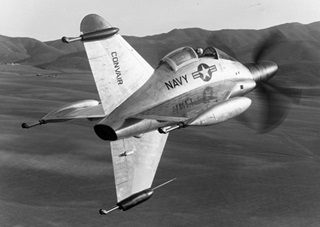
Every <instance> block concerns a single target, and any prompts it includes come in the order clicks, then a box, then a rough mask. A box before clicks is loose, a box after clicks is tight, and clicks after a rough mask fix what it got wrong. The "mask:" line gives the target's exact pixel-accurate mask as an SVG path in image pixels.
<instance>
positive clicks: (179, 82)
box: [164, 75, 188, 90]
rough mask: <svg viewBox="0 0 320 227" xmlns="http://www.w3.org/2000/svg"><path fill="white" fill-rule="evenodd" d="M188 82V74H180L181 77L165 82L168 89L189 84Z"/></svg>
mask: <svg viewBox="0 0 320 227" xmlns="http://www.w3.org/2000/svg"><path fill="white" fill-rule="evenodd" d="M187 83H188V77H187V75H184V76H180V77H177V78H174V79H172V80H171V81H167V82H164V84H165V85H166V87H167V89H168V90H170V89H174V88H176V87H179V86H181V85H184V84H187Z"/></svg>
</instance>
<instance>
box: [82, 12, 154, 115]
mask: <svg viewBox="0 0 320 227" xmlns="http://www.w3.org/2000/svg"><path fill="white" fill-rule="evenodd" d="M112 29H115V28H112V27H111V26H110V24H109V23H108V22H106V21H105V20H104V19H103V18H102V17H100V16H98V15H95V14H90V15H87V16H86V17H85V18H84V19H83V20H82V22H81V32H82V33H83V34H82V36H83V37H85V36H86V34H95V35H94V36H95V38H93V39H91V38H87V39H82V40H83V43H84V47H85V49H86V52H87V56H88V60H89V63H90V67H91V70H92V74H93V77H94V80H95V83H96V86H97V89H98V92H99V96H100V99H101V102H102V106H103V110H104V112H105V114H106V115H109V114H110V113H111V112H112V111H113V110H114V109H115V108H117V107H118V106H119V105H120V104H121V103H122V102H124V101H125V100H126V99H127V98H129V97H130V96H131V95H132V94H133V93H134V92H135V91H137V90H138V89H139V88H140V87H141V86H142V85H143V84H144V83H145V82H146V81H147V80H148V79H149V77H150V76H151V75H152V73H153V68H152V67H151V66H150V65H149V64H148V63H147V62H146V61H145V60H144V59H143V58H142V57H141V56H140V55H139V54H138V53H137V52H136V51H135V50H134V49H133V48H132V47H131V46H130V45H129V44H128V43H127V42H126V41H125V40H124V39H123V38H122V36H121V35H119V34H117V31H118V29H116V30H114V31H115V32H114V33H115V34H112V35H108V36H102V37H99V35H97V34H98V33H99V31H108V30H112ZM97 37H98V38H97Z"/></svg>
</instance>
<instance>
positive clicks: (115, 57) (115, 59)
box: [111, 52, 123, 85]
mask: <svg viewBox="0 0 320 227" xmlns="http://www.w3.org/2000/svg"><path fill="white" fill-rule="evenodd" d="M111 57H112V62H113V66H114V72H115V74H116V75H117V82H118V85H120V84H123V80H122V76H121V70H120V64H119V58H118V54H117V52H112V53H111Z"/></svg>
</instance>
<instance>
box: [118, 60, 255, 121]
mask: <svg viewBox="0 0 320 227" xmlns="http://www.w3.org/2000/svg"><path fill="white" fill-rule="evenodd" d="M230 59H231V58H230ZM230 59H223V58H221V57H218V58H213V57H205V56H204V57H198V58H196V59H195V61H192V62H190V63H189V64H188V63H187V64H186V65H184V66H183V67H181V68H178V69H177V71H175V70H174V69H173V68H172V67H171V66H170V65H169V64H168V63H167V62H166V61H165V60H162V62H161V63H160V65H159V66H158V67H157V68H156V69H155V71H154V73H153V74H152V76H151V77H150V79H149V80H148V81H147V82H146V83H145V84H144V85H143V86H142V87H141V88H140V89H139V90H138V91H137V92H135V93H134V94H133V95H132V96H131V97H130V98H129V99H128V100H126V101H125V102H124V103H122V104H121V105H120V106H119V107H118V108H117V109H116V110H115V111H114V112H113V113H112V115H116V116H118V117H122V118H126V117H130V116H134V115H136V114H138V113H141V112H143V111H146V110H148V109H151V108H153V107H156V106H158V105H161V104H162V103H165V102H167V101H169V100H171V99H174V98H175V97H178V96H181V95H183V94H187V93H188V92H192V91H193V90H196V89H201V88H206V87H212V88H213V90H215V93H216V94H217V95H218V96H219V95H221V96H222V95H224V94H225V93H226V92H228V90H227V89H229V87H230V86H232V85H230V86H221V85H224V84H226V83H234V82H236V81H239V80H252V75H251V73H250V71H249V70H248V69H247V68H246V67H245V66H244V65H242V64H241V63H240V62H238V61H235V60H230ZM242 95H243V94H242Z"/></svg>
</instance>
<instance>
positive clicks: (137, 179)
mask: <svg viewBox="0 0 320 227" xmlns="http://www.w3.org/2000/svg"><path fill="white" fill-rule="evenodd" d="M80 29H81V35H80V36H79V37H74V38H67V37H63V38H62V41H63V42H65V43H72V42H79V41H80V42H83V44H84V47H85V50H86V53H87V57H88V60H89V63H90V67H91V70H92V74H93V77H94V81H95V84H96V87H97V90H98V93H99V97H100V99H101V101H97V100H82V101H78V102H74V103H71V104H67V105H64V106H62V107H60V108H58V109H55V110H53V111H52V112H50V113H48V114H47V115H45V116H44V117H42V118H41V119H40V120H39V121H38V122H36V123H32V124H27V123H23V124H22V127H23V128H31V127H34V126H36V125H42V124H47V123H58V122H63V121H68V120H74V119H90V120H98V121H99V122H98V123H97V124H95V125H94V131H95V133H96V134H97V136H98V137H99V138H101V139H102V140H106V141H110V143H111V155H112V163H113V170H114V178H115V186H116V194H117V204H116V206H115V207H114V208H112V209H111V210H105V209H101V210H100V214H108V213H109V212H111V211H114V210H117V209H120V210H124V211H125V210H128V209H130V208H132V207H134V206H136V205H138V204H140V203H142V202H144V201H146V200H148V199H149V198H150V197H151V195H152V194H153V192H154V190H155V189H156V188H158V187H160V186H162V185H159V186H157V187H155V188H151V186H152V182H153V179H154V176H155V173H156V170H157V167H158V164H159V161H160V158H161V155H162V152H163V149H164V147H165V144H166V141H167V138H168V134H169V132H171V131H174V130H177V129H181V128H187V127H203V126H212V125H215V124H218V123H221V122H224V121H226V120H229V119H231V118H234V117H237V116H239V115H240V114H242V113H244V112H245V111H246V110H247V109H248V108H249V107H250V105H251V99H249V98H247V97H245V96H244V95H246V94H248V93H249V92H251V91H252V90H254V89H255V88H257V87H259V86H262V87H263V86H264V84H267V81H268V80H269V79H270V78H272V77H273V76H274V75H275V74H276V72H277V70H278V66H277V64H275V63H273V62H269V61H265V62H263V61H262V62H261V61H259V62H257V63H247V64H242V63H240V62H238V61H237V60H235V59H234V58H232V57H230V56H229V55H227V54H226V53H224V52H223V51H221V50H219V49H217V48H215V47H207V48H204V49H202V48H198V49H194V48H193V47H189V46H186V47H181V48H178V49H176V50H173V51H172V52H170V53H169V54H167V55H166V56H164V57H163V58H162V60H161V61H160V62H159V65H158V66H157V67H156V68H155V69H153V68H152V67H151V66H150V65H149V64H148V63H147V61H146V60H144V59H143V58H142V57H141V56H140V55H139V54H138V52H136V51H135V50H134V49H133V48H132V47H131V46H130V45H129V44H128V43H127V42H126V41H125V40H124V39H123V38H122V36H121V35H120V34H119V33H118V32H119V29H118V28H115V27H112V26H111V25H110V24H109V23H108V22H106V21H105V20H104V19H103V18H102V17H100V16H98V15H95V14H90V15H87V16H86V17H85V18H84V19H83V20H82V22H81V26H80ZM269 102H272V100H271V101H270V100H269ZM268 127H269V126H268ZM171 181H172V180H171ZM171 181H168V182H166V183H169V182H171ZM166 183H164V184H166ZM164 184H163V185H164Z"/></svg>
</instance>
